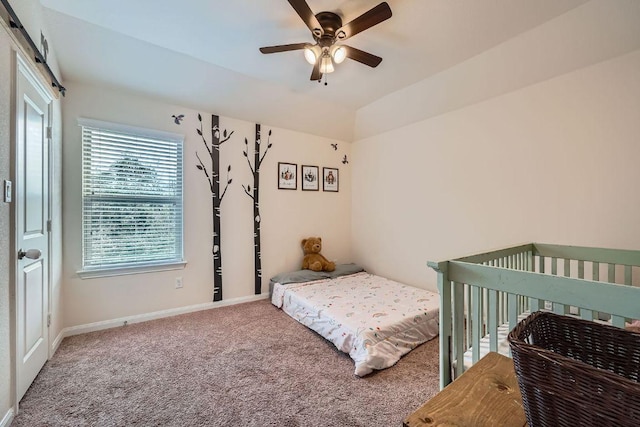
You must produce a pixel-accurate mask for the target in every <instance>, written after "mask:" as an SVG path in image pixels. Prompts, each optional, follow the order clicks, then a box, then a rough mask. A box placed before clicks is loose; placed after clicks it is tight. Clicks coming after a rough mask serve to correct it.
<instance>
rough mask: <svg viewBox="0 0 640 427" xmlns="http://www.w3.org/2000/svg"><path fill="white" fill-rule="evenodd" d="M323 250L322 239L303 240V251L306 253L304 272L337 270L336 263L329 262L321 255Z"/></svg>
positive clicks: (303, 264) (303, 261)
mask: <svg viewBox="0 0 640 427" xmlns="http://www.w3.org/2000/svg"><path fill="white" fill-rule="evenodd" d="M321 250H322V238H320V237H309V238H308V239H302V251H303V252H304V259H303V260H302V269H303V270H313V271H334V270H335V269H336V264H335V263H334V262H332V261H329V260H328V259H326V258H325V257H323V256H322V255H321V254H320V251H321Z"/></svg>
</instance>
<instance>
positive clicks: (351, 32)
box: [336, 2, 391, 40]
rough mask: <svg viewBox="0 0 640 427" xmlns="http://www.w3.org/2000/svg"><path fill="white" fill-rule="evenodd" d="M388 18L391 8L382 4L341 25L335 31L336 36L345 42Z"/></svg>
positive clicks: (384, 3) (385, 3)
mask: <svg viewBox="0 0 640 427" xmlns="http://www.w3.org/2000/svg"><path fill="white" fill-rule="evenodd" d="M389 18H391V8H390V7H389V5H388V4H387V2H382V3H380V4H379V5H377V6H376V7H374V8H373V9H370V10H369V11H368V12H365V13H363V14H362V15H360V16H358V17H357V18H356V19H354V20H353V21H351V22H349V23H347V24H345V25H343V26H342V27H341V28H339V29H338V31H336V35H337V37H338V39H339V40H346V39H348V38H349V37H353V36H355V35H356V34H358V33H360V32H362V31H364V30H366V29H368V28H371V27H373V26H374V25H378V24H379V23H381V22H382V21H386V20H387V19H389Z"/></svg>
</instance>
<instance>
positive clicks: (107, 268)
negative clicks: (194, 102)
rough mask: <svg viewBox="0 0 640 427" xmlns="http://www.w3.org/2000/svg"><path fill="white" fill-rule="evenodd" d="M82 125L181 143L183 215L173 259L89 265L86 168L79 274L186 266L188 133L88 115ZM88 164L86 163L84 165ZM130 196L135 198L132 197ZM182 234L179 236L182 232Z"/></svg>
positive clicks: (83, 181)
mask: <svg viewBox="0 0 640 427" xmlns="http://www.w3.org/2000/svg"><path fill="white" fill-rule="evenodd" d="M78 125H79V126H80V127H81V128H84V127H87V128H95V129H103V130H105V131H110V132H118V133H122V134H126V135H127V136H128V137H134V138H135V137H140V138H145V137H146V138H153V139H158V140H164V141H167V142H173V143H177V144H178V147H179V149H178V151H179V153H178V155H179V162H180V164H179V165H178V167H179V170H180V174H181V177H180V178H181V179H180V197H179V203H180V215H179V216H180V218H179V219H178V221H177V222H179V224H177V223H176V229H177V230H178V232H177V233H176V237H179V238H180V245H179V246H180V247H179V252H180V253H179V254H176V256H175V257H171V259H166V260H158V261H142V262H123V263H118V264H108V265H98V266H87V265H85V262H86V260H85V253H86V252H85V242H86V238H85V231H86V229H85V222H84V221H85V212H84V209H85V191H84V190H85V175H84V170H83V173H82V209H83V214H82V269H81V270H80V271H78V272H77V274H78V276H79V277H81V278H83V279H86V278H94V277H104V276H117V275H124V274H136V273H147V272H153V271H165V270H176V269H181V268H184V266H185V265H186V261H185V260H184V176H183V175H184V168H183V163H184V135H181V134H176V133H171V132H164V131H158V130H153V129H146V128H139V127H134V126H129V125H123V124H118V123H111V122H105V121H101V120H94V119H87V118H78ZM82 134H83V136H82V137H81V138H82V144H81V145H82V148H83V152H82V156H81V157H82V162H83V165H84V164H85V163H84V162H85V153H84V144H85V141H84V132H82ZM83 168H84V166H83ZM134 198H135V196H134ZM127 199H129V200H131V199H130V197H127ZM178 234H179V236H178Z"/></svg>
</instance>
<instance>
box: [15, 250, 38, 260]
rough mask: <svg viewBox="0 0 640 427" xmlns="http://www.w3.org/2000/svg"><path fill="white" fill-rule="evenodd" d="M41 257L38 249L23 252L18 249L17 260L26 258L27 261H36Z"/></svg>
mask: <svg viewBox="0 0 640 427" xmlns="http://www.w3.org/2000/svg"><path fill="white" fill-rule="evenodd" d="M40 255H42V252H41V251H40V249H27V251H26V252H25V251H23V250H22V249H18V259H22V258H24V257H27V258H29V259H38V258H40Z"/></svg>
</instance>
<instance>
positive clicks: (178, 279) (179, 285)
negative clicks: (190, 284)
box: [176, 277, 182, 289]
mask: <svg viewBox="0 0 640 427" xmlns="http://www.w3.org/2000/svg"><path fill="white" fill-rule="evenodd" d="M176 289H182V277H176Z"/></svg>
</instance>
